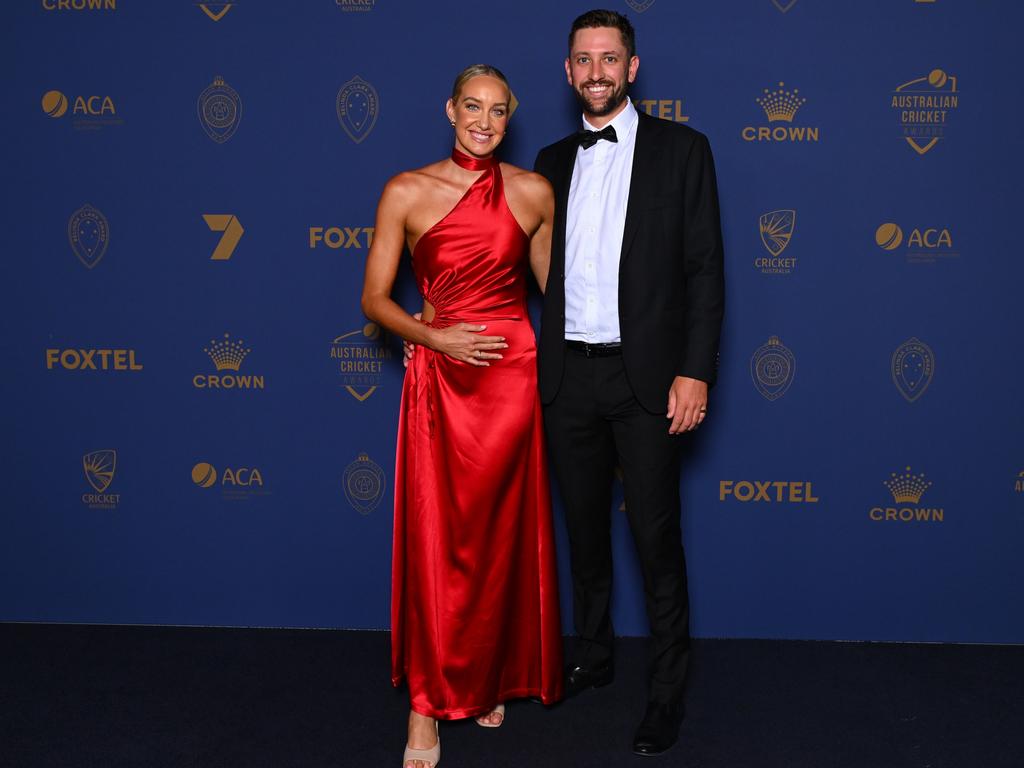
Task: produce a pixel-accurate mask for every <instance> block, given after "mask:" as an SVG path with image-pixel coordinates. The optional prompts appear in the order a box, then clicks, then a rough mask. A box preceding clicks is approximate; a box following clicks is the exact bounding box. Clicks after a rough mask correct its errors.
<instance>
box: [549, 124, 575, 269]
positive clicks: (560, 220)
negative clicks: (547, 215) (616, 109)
mask: <svg viewBox="0 0 1024 768" xmlns="http://www.w3.org/2000/svg"><path fill="white" fill-rule="evenodd" d="M576 147H577V145H576V142H575V141H566V142H565V149H564V150H563V152H562V155H561V157H560V158H559V159H558V173H559V175H558V177H557V178H556V180H555V184H554V185H553V187H554V193H555V229H554V232H553V233H552V236H551V242H552V244H556V245H557V247H556V248H552V252H553V253H555V252H557V258H558V268H559V271H560V272H562V271H564V268H565V227H566V218H567V211H568V209H569V187H570V186H571V185H572V173H573V170H574V169H575V167H576Z"/></svg>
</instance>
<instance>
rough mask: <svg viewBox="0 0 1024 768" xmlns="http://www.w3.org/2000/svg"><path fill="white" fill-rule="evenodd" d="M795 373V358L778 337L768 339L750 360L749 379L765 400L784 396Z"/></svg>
mask: <svg viewBox="0 0 1024 768" xmlns="http://www.w3.org/2000/svg"><path fill="white" fill-rule="evenodd" d="M795 373H796V358H795V357H794V356H793V353H792V352H790V351H789V349H787V348H786V347H785V345H783V343H782V342H781V341H779V337H778V336H772V337H771V338H769V339H768V343H767V344H765V345H764V346H763V347H760V348H758V350H757V351H756V352H755V353H754V356H753V357H751V358H750V378H752V379H753V380H754V386H755V387H757V391H758V392H760V393H761V395H762V396H763V397H764V398H765V400H778V399H779V398H780V397H782V396H783V395H784V394H786V390H787V389H789V385H790V384H792V383H793V375H794V374H795Z"/></svg>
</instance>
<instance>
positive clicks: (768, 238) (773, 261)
mask: <svg viewBox="0 0 1024 768" xmlns="http://www.w3.org/2000/svg"><path fill="white" fill-rule="evenodd" d="M757 228H758V232H760V234H761V244H762V245H764V247H765V250H766V251H768V254H769V255H768V256H758V257H757V258H755V259H754V266H755V267H756V268H757V269H759V270H760V271H761V274H762V275H788V274H790V273H791V272H792V271H793V270H794V269H796V257H795V256H783V255H782V252H783V251H784V250H786V247H787V246H788V245H789V241H790V240H792V238H793V232H794V230H795V229H796V211H795V210H793V209H791V208H787V209H783V210H779V211H768V213H762V214H761V216H760V218H758V221H757Z"/></svg>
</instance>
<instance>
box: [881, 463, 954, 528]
mask: <svg viewBox="0 0 1024 768" xmlns="http://www.w3.org/2000/svg"><path fill="white" fill-rule="evenodd" d="M884 483H885V487H886V488H888V489H889V492H890V493H891V494H892V504H893V506H888V505H886V506H877V507H872V508H871V509H870V510H868V517H869V518H871V519H872V520H874V521H875V522H901V523H915V522H916V523H941V522H943V521H944V520H945V516H946V512H945V510H944V509H943V508H942V507H921V506H918V505H919V504H920V503H921V497H922V496H924V494H925V491H927V490H928V489H929V488H931V487H932V482H931V480H928V479H927V478H926V477H925V476H924V473H923V472H921V473H919V474H916V475H915V474H913V472H912V470H911V469H910V467H907V468H906V471H905V472H904V473H903V474H899V475H898V474H896V473H895V472H893V473H892V474H891V476H890V478H889V479H888V480H885V481H884ZM911 505H913V506H911Z"/></svg>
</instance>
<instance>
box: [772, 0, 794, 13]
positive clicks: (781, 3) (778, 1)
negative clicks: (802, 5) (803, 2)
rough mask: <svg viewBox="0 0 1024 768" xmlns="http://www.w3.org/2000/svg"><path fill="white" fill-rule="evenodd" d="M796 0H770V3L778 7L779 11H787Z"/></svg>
mask: <svg viewBox="0 0 1024 768" xmlns="http://www.w3.org/2000/svg"><path fill="white" fill-rule="evenodd" d="M796 1H797V0H772V5H774V6H775V7H776V8H778V9H779V11H780V12H781V13H789V9H790V8H792V7H793V6H794V5H796Z"/></svg>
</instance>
